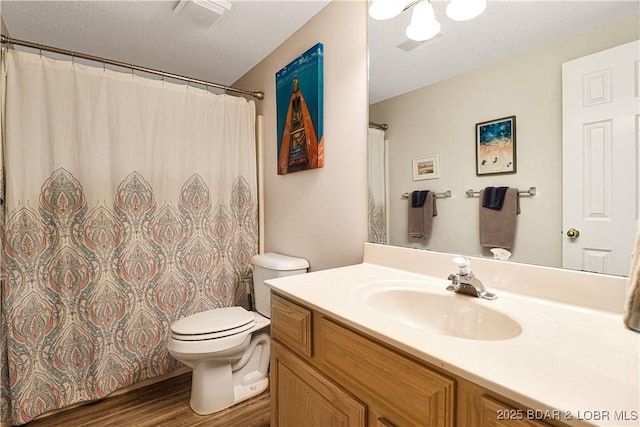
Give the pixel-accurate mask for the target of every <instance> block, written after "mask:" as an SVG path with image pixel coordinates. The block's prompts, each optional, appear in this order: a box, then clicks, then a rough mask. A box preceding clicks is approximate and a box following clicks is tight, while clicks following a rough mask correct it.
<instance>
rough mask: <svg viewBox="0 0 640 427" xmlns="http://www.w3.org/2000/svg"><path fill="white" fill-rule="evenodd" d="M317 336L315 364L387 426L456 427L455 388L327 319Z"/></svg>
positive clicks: (442, 377)
mask: <svg viewBox="0 0 640 427" xmlns="http://www.w3.org/2000/svg"><path fill="white" fill-rule="evenodd" d="M318 323H319V328H318V332H317V334H318V335H317V336H316V340H317V342H316V346H317V348H316V350H317V354H316V359H318V362H319V363H320V364H321V365H322V366H323V368H324V369H325V370H326V372H327V373H329V375H330V376H331V377H333V378H334V379H336V380H337V381H338V382H339V383H340V384H343V385H344V386H345V388H347V389H348V390H349V391H350V392H352V393H353V394H354V395H356V396H357V397H358V398H359V399H362V400H363V401H365V402H367V404H368V405H369V407H370V408H371V409H372V410H374V411H375V412H376V413H377V414H379V416H381V417H382V419H383V420H384V421H380V422H379V425H385V424H383V423H384V422H386V423H388V424H390V425H395V426H397V427H401V426H417V425H419V426H425V427H427V426H432V427H435V426H438V427H452V426H453V424H454V392H455V390H454V388H455V383H454V381H453V380H452V379H450V378H447V377H445V376H443V375H441V374H439V373H437V372H435V371H433V370H431V369H429V368H427V367H426V366H424V365H421V364H419V363H416V362H414V361H412V360H410V359H409V358H407V357H404V356H402V355H400V354H398V353H396V352H394V351H392V350H390V349H388V348H386V347H384V346H383V345H381V344H378V343H376V342H375V341H372V340H370V339H368V338H365V337H364V336H362V335H360V334H358V333H356V332H353V331H351V330H349V329H347V328H345V327H343V326H341V325H339V324H337V323H335V322H333V321H331V320H329V319H327V318H325V317H322V318H321V319H320V321H319V322H318Z"/></svg>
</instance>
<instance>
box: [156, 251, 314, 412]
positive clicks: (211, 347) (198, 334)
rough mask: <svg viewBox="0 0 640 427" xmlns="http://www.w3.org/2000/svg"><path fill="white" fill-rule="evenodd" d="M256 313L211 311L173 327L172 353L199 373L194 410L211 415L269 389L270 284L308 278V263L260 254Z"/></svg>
mask: <svg viewBox="0 0 640 427" xmlns="http://www.w3.org/2000/svg"><path fill="white" fill-rule="evenodd" d="M251 263H252V264H253V288H254V298H255V307H256V312H252V311H247V310H245V309H244V308H242V307H226V308H218V309H214V310H207V311H203V312H201V313H197V314H193V315H191V316H187V317H185V318H183V319H180V320H178V321H176V322H175V323H174V324H173V325H171V336H170V337H169V340H168V342H167V348H168V350H169V353H170V354H171V355H172V356H173V357H175V358H176V359H177V360H179V361H180V362H182V363H184V364H185V365H187V366H189V367H190V368H192V369H193V374H192V384H191V402H190V404H191V409H193V411H194V412H196V413H198V414H200V415H206V414H211V413H214V412H216V411H220V410H222V409H225V408H228V407H229V406H231V405H234V404H236V403H239V402H242V401H243V400H246V399H249V398H250V397H253V396H256V395H258V394H260V393H262V392H263V391H264V390H265V389H266V388H267V386H268V385H269V380H268V377H267V372H268V369H269V356H270V343H271V339H270V337H269V330H268V326H269V323H270V321H269V318H270V317H271V314H270V308H271V307H270V296H271V294H270V293H269V289H268V288H267V287H266V285H265V284H264V281H265V280H268V279H274V278H276V277H284V276H291V275H294V274H302V273H306V272H307V269H308V268H309V263H308V262H307V260H305V259H301V258H293V257H289V256H285V255H280V254H275V253H266V254H260V255H255V256H254V257H253V258H252V259H251Z"/></svg>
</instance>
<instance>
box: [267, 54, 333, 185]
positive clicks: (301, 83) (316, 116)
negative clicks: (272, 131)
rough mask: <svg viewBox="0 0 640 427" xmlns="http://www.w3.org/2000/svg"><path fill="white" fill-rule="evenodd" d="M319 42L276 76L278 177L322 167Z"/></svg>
mask: <svg viewBox="0 0 640 427" xmlns="http://www.w3.org/2000/svg"><path fill="white" fill-rule="evenodd" d="M323 57H324V50H323V47H322V43H318V44H316V45H314V46H313V47H312V48H310V49H309V50H307V51H306V52H304V53H303V54H302V55H300V56H299V57H297V58H296V59H294V60H293V61H292V62H290V63H289V64H288V65H287V66H285V67H284V68H282V69H281V70H280V71H278V72H277V73H276V110H277V111H276V121H277V139H276V140H277V144H278V159H277V161H278V175H285V174H287V173H291V172H299V171H304V170H308V169H316V168H321V167H322V166H323V165H324V135H323V130H322V127H323V115H322V113H323V111H322V110H323V108H324V106H323V89H324V86H323V84H324V83H323V63H324V59H323Z"/></svg>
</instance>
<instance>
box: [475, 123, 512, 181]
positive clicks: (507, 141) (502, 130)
mask: <svg viewBox="0 0 640 427" xmlns="http://www.w3.org/2000/svg"><path fill="white" fill-rule="evenodd" d="M500 173H516V116H509V117H503V118H501V119H497V120H491V121H488V122H482V123H477V124H476V175H495V174H500Z"/></svg>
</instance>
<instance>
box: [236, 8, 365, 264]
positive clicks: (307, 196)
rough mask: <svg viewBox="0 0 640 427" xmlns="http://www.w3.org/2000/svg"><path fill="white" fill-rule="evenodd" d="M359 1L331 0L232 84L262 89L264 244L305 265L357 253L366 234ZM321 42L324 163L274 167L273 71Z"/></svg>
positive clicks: (358, 256)
mask: <svg viewBox="0 0 640 427" xmlns="http://www.w3.org/2000/svg"><path fill="white" fill-rule="evenodd" d="M366 25H367V9H366V2H363V1H357V2H356V1H333V2H331V3H330V4H329V5H327V6H326V7H325V8H324V9H323V10H322V11H320V13H319V14H318V15H316V16H315V17H314V18H313V19H312V20H311V21H309V22H308V23H307V24H306V25H305V26H304V27H302V28H301V29H300V30H299V31H297V32H296V33H295V34H294V35H293V36H291V37H290V38H289V39H288V40H286V41H285V42H284V43H283V44H282V45H280V46H279V47H278V48H277V49H276V50H275V51H273V52H272V53H271V54H269V56H267V57H266V58H265V59H264V60H263V61H262V62H261V63H260V64H258V65H257V66H256V67H255V68H253V69H252V70H251V71H249V72H248V73H247V74H245V75H244V76H243V77H242V78H241V79H240V80H239V81H237V82H236V83H234V86H238V87H245V88H250V89H252V90H262V91H264V93H265V98H264V100H263V101H257V102H256V105H257V111H258V114H263V115H264V157H263V159H264V165H265V171H264V172H265V173H264V174H265V184H264V185H265V191H264V197H265V201H264V209H265V230H264V231H265V251H267V252H279V253H283V254H287V255H293V256H299V257H303V258H306V259H308V260H309V262H310V264H311V269H312V270H321V269H326V268H332V267H337V266H343V265H349V264H354V263H358V262H361V261H362V254H363V246H364V242H365V241H366V239H367V198H366V196H367V191H366V188H367V182H366V179H367V176H366V175H367V172H366V170H367V169H366V157H367V156H366V154H367V153H366V139H367V116H368V112H367V111H368V107H367V104H368V102H367V99H368V98H367V39H366V37H367V27H366ZM318 42H320V43H322V44H323V45H324V139H325V166H324V167H323V168H321V169H314V170H308V171H303V172H296V173H292V174H287V175H283V176H279V175H277V172H276V151H277V148H276V147H277V145H276V109H275V106H276V100H275V73H276V72H277V71H278V70H280V69H281V68H282V67H284V66H285V65H287V64H288V63H289V62H291V61H292V60H294V59H295V58H296V57H297V56H299V55H300V54H302V53H304V52H305V51H306V50H307V49H309V48H310V47H312V46H313V45H314V44H316V43H318Z"/></svg>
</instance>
